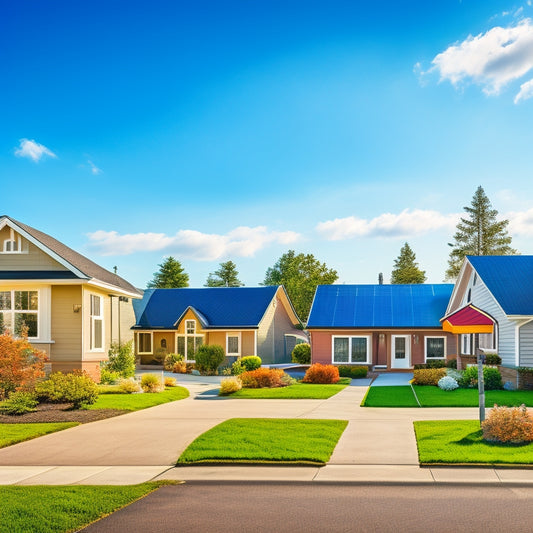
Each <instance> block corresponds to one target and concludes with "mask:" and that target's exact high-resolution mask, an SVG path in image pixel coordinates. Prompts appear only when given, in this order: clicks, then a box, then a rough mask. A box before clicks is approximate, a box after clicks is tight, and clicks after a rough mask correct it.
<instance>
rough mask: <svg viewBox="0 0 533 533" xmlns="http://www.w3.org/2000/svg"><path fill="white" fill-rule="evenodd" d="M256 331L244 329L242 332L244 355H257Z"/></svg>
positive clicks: (242, 351)
mask: <svg viewBox="0 0 533 533" xmlns="http://www.w3.org/2000/svg"><path fill="white" fill-rule="evenodd" d="M254 334H255V331H243V332H242V338H241V342H242V349H241V353H242V355H243V357H246V356H247V355H257V354H256V353H255V342H254V338H255V335H254Z"/></svg>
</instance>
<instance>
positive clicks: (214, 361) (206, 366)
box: [195, 344, 226, 376]
mask: <svg viewBox="0 0 533 533" xmlns="http://www.w3.org/2000/svg"><path fill="white" fill-rule="evenodd" d="M225 357H226V356H225V354H224V348H222V346H220V345H218V344H202V345H201V346H200V347H199V348H198V351H197V352H196V356H195V359H196V368H197V370H199V371H200V373H201V374H207V375H208V376H212V375H214V374H216V373H217V369H218V367H219V366H220V365H221V364H222V362H223V361H224V359H225Z"/></svg>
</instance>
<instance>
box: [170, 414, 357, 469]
mask: <svg viewBox="0 0 533 533" xmlns="http://www.w3.org/2000/svg"><path fill="white" fill-rule="evenodd" d="M347 424H348V422H347V421H346V420H301V419H284V418H232V419H230V420H226V421H225V422H222V423H221V424H219V425H218V426H215V427H214V428H212V429H210V430H209V431H207V432H205V433H204V434H202V435H200V436H199V437H198V438H197V439H196V440H194V441H193V442H192V443H191V444H190V445H189V447H188V448H187V449H186V450H185V451H184V452H183V454H182V455H181V457H180V458H179V459H178V464H187V463H293V464H320V465H322V464H324V463H326V462H327V461H328V460H329V458H330V456H331V454H332V453H333V450H334V448H335V446H336V445H337V441H338V440H339V438H340V436H341V435H342V432H343V431H344V429H345V428H346V426H347Z"/></svg>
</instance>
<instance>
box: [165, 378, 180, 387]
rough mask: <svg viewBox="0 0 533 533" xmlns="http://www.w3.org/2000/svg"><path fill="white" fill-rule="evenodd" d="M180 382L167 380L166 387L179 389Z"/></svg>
mask: <svg viewBox="0 0 533 533" xmlns="http://www.w3.org/2000/svg"><path fill="white" fill-rule="evenodd" d="M177 386H178V382H177V381H176V378H165V387H177Z"/></svg>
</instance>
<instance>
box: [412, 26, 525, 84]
mask: <svg viewBox="0 0 533 533" xmlns="http://www.w3.org/2000/svg"><path fill="white" fill-rule="evenodd" d="M432 65H433V66H432V67H431V68H430V69H429V70H428V71H426V72H423V73H422V74H428V73H431V72H435V71H437V72H438V73H439V74H440V80H441V81H443V80H449V81H450V82H451V83H452V84H453V85H454V86H458V85H459V84H460V83H461V82H465V81H473V82H474V83H477V84H479V85H481V86H482V87H483V91H484V92H485V93H486V94H498V93H499V92H500V90H501V89H502V88H503V87H505V85H507V84H508V83H510V82H511V81H513V80H517V79H519V78H521V77H522V76H524V75H525V74H527V73H528V72H529V71H530V70H531V69H533V24H532V21H531V19H523V20H521V21H520V22H518V23H516V24H515V25H514V26H509V27H507V28H502V27H500V26H496V27H494V28H492V29H490V30H489V31H487V32H485V33H480V34H479V35H476V36H475V37H473V36H471V35H470V36H468V38H467V39H465V40H464V41H463V42H461V43H458V44H454V45H452V46H449V47H448V48H447V49H446V50H444V52H441V53H440V54H438V55H437V56H436V57H435V58H434V59H433V61H432Z"/></svg>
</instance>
